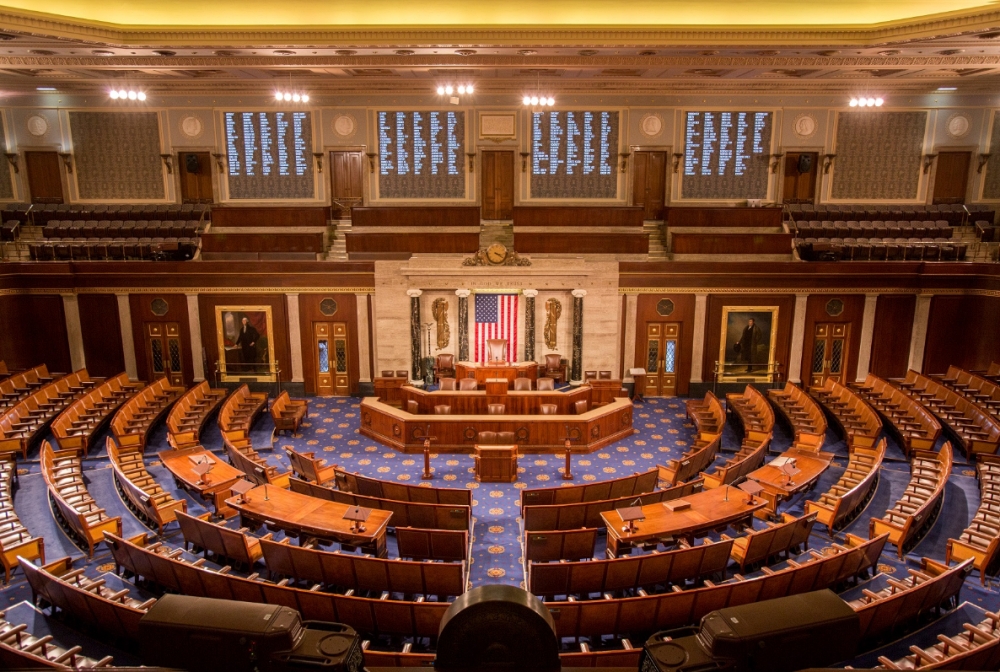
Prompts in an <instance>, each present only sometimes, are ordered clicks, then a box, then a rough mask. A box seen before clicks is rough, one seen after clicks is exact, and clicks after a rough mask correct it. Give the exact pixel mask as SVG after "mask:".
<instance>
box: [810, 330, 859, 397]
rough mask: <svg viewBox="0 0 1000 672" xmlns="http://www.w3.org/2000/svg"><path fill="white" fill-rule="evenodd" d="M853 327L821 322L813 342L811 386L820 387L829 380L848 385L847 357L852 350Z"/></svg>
mask: <svg viewBox="0 0 1000 672" xmlns="http://www.w3.org/2000/svg"><path fill="white" fill-rule="evenodd" d="M850 336H851V325H850V324H849V323H846V322H821V323H818V324H817V325H816V332H815V334H814V337H813V338H814V340H813V351H812V362H811V365H810V371H811V373H810V374H809V384H810V385H812V386H814V387H819V386H821V385H822V384H823V381H824V380H826V379H827V378H833V379H834V380H835V381H836V382H838V383H841V384H846V381H847V377H846V375H845V371H847V356H848V352H849V350H850V347H849V346H850Z"/></svg>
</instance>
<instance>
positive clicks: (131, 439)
mask: <svg viewBox="0 0 1000 672" xmlns="http://www.w3.org/2000/svg"><path fill="white" fill-rule="evenodd" d="M182 394H184V388H183V387H173V386H172V385H171V384H170V380H169V379H167V378H166V376H164V377H163V378H159V379H157V380H154V381H153V382H152V383H150V384H149V385H147V386H146V387H144V388H142V389H141V390H140V391H139V392H137V393H136V394H135V396H133V397H132V398H131V399H129V400H128V401H126V402H125V404H124V405H123V406H122V407H121V408H120V409H118V412H117V413H115V417H114V419H113V420H112V421H111V430H112V431H113V432H114V435H115V441H117V442H118V445H119V446H121V447H122V448H125V447H128V446H138V447H139V449H140V450H145V449H146V437H147V436H148V435H149V430H150V429H152V427H153V425H155V424H156V422H157V421H158V420H159V419H160V418H162V417H163V416H164V415H165V414H166V413H167V411H169V410H170V407H171V406H173V404H174V402H175V401H177V399H179V398H180V396H181V395H182Z"/></svg>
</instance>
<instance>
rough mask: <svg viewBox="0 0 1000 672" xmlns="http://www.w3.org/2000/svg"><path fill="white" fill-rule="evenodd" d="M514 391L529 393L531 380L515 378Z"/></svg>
mask: <svg viewBox="0 0 1000 672" xmlns="http://www.w3.org/2000/svg"><path fill="white" fill-rule="evenodd" d="M514 391H515V392H527V391H531V378H515V379H514Z"/></svg>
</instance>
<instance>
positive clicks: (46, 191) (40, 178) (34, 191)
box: [24, 152, 63, 203]
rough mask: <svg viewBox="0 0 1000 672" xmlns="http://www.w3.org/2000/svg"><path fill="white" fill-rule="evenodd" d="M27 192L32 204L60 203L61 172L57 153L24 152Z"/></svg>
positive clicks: (61, 192)
mask: <svg viewBox="0 0 1000 672" xmlns="http://www.w3.org/2000/svg"><path fill="white" fill-rule="evenodd" d="M24 166H25V169H26V170H27V172H28V191H29V192H30V193H31V202H32V203H62V202H63V187H62V171H61V170H60V168H59V154H58V152H25V153H24Z"/></svg>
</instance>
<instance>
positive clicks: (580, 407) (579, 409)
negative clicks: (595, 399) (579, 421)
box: [573, 399, 587, 415]
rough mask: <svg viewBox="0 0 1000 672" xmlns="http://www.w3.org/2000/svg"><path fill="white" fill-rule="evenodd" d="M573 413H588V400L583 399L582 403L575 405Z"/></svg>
mask: <svg viewBox="0 0 1000 672" xmlns="http://www.w3.org/2000/svg"><path fill="white" fill-rule="evenodd" d="M573 412H575V413H576V414H577V415H583V414H584V413H586V412H587V400H586V399H581V400H580V401H578V402H576V403H575V404H573Z"/></svg>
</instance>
